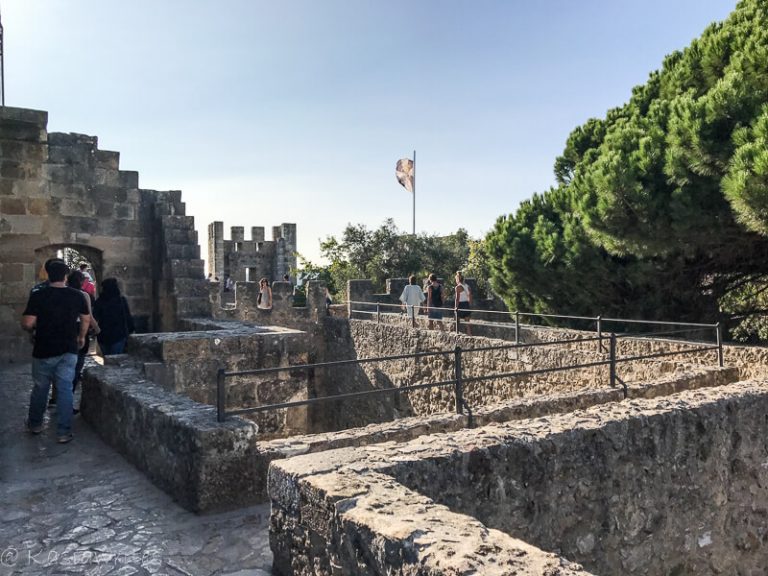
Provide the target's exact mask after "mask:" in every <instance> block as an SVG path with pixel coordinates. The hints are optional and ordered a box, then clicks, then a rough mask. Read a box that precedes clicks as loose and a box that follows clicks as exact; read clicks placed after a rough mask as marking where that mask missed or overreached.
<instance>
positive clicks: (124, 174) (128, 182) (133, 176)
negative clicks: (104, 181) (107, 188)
mask: <svg viewBox="0 0 768 576" xmlns="http://www.w3.org/2000/svg"><path fill="white" fill-rule="evenodd" d="M117 175H118V179H119V181H120V186H121V187H122V188H138V187H139V173H138V172H136V171H135V170H120V171H119V172H118V174H117Z"/></svg>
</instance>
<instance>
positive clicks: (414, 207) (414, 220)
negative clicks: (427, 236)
mask: <svg viewBox="0 0 768 576" xmlns="http://www.w3.org/2000/svg"><path fill="white" fill-rule="evenodd" d="M413 235H414V236H416V150H414V151H413Z"/></svg>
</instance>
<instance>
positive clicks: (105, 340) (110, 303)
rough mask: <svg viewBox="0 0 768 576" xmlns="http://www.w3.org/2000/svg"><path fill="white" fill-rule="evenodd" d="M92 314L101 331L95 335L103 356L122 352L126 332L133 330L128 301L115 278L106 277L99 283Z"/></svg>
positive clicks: (130, 332)
mask: <svg viewBox="0 0 768 576" xmlns="http://www.w3.org/2000/svg"><path fill="white" fill-rule="evenodd" d="M93 315H94V316H95V317H96V321H97V322H98V323H99V327H100V328H101V332H100V333H99V335H98V336H97V337H96V340H97V341H98V343H99V348H101V353H102V355H104V356H111V355H112V354H122V353H123V351H124V350H125V343H126V341H127V340H128V334H132V333H133V332H134V331H135V327H134V325H133V316H131V311H130V309H129V308H128V301H127V300H126V299H125V297H124V296H122V295H121V294H120V287H119V286H118V284H117V278H106V279H105V280H104V281H103V282H102V283H101V292H100V293H99V299H98V300H96V303H95V304H94V305H93Z"/></svg>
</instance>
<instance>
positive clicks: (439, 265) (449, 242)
mask: <svg viewBox="0 0 768 576" xmlns="http://www.w3.org/2000/svg"><path fill="white" fill-rule="evenodd" d="M476 244H478V242H477V241H475V240H472V239H471V238H470V237H469V234H468V233H467V231H466V230H464V229H461V228H460V229H459V230H458V231H456V232H455V233H454V234H450V235H448V236H437V235H429V234H417V235H415V236H414V235H412V234H406V233H404V232H403V231H401V230H399V229H398V228H397V226H396V225H395V223H394V220H392V219H391V218H388V219H387V220H385V221H384V223H383V224H382V225H381V226H379V228H377V229H375V230H370V229H368V228H367V227H366V226H365V225H363V224H349V225H348V226H347V227H346V228H345V229H344V231H343V232H342V234H341V237H340V238H336V237H335V236H328V237H327V238H325V240H323V241H322V242H321V243H320V254H321V256H322V257H323V258H324V259H326V260H327V261H328V262H329V264H328V265H327V266H318V265H315V264H312V263H311V262H309V261H307V260H306V259H304V258H301V257H300V261H301V266H300V267H301V268H303V269H304V270H305V271H307V270H309V271H310V273H312V274H315V275H317V276H318V277H320V278H321V279H323V280H324V281H325V282H326V283H327V285H328V286H329V288H330V289H331V291H332V292H334V293H338V292H340V291H343V290H344V289H345V288H346V284H347V281H348V280H353V279H360V278H366V279H370V280H372V281H373V283H374V286H375V288H376V289H377V290H384V287H385V283H386V280H387V279H388V278H404V277H407V276H410V275H411V274H415V275H416V276H417V277H418V278H426V277H427V276H428V275H429V274H430V273H432V272H434V273H435V274H437V275H438V276H441V277H443V278H452V277H453V274H454V273H455V272H456V271H457V270H464V271H465V272H466V273H467V275H468V276H471V275H472V273H483V272H484V270H487V266H486V265H485V264H484V263H483V258H484V252H483V251H481V250H480V249H479V247H478V246H479V244H478V246H475V245H476ZM473 246H474V247H475V248H474V249H475V255H474V258H473V259H472V260H470V255H471V254H472V250H473ZM479 280H480V282H482V284H483V285H485V279H479Z"/></svg>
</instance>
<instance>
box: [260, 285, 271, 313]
mask: <svg viewBox="0 0 768 576" xmlns="http://www.w3.org/2000/svg"><path fill="white" fill-rule="evenodd" d="M256 306H258V307H259V308H261V309H262V310H269V309H270V308H272V288H270V287H269V280H267V279H266V278H262V279H261V280H259V296H258V299H257V302H256Z"/></svg>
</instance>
